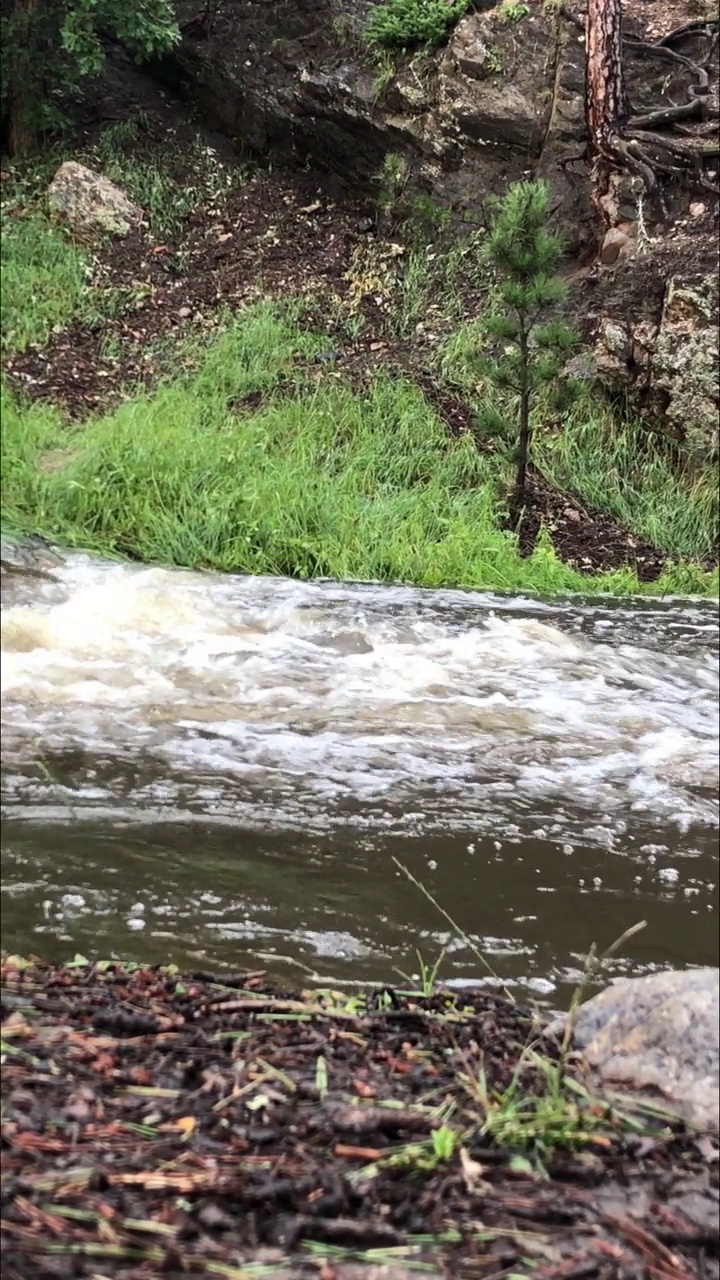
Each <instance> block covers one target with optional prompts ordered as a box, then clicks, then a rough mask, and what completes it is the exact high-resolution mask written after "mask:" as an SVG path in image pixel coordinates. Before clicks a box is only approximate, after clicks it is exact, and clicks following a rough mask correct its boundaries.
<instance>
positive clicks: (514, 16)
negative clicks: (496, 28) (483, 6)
mask: <svg viewBox="0 0 720 1280" xmlns="http://www.w3.org/2000/svg"><path fill="white" fill-rule="evenodd" d="M529 12H530V9H529V8H528V6H527V5H526V4H512V3H505V4H501V5H500V8H499V9H498V11H497V16H498V19H499V20H500V22H504V23H506V24H507V25H508V26H509V25H510V24H511V23H513V22H522V20H523V18H527V16H528V14H529Z"/></svg>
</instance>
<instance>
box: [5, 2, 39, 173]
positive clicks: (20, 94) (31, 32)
mask: <svg viewBox="0 0 720 1280" xmlns="http://www.w3.org/2000/svg"><path fill="white" fill-rule="evenodd" d="M38 17H39V15H38V0H13V4H12V10H11V22H10V33H9V38H8V40H7V42H6V47H5V49H4V74H5V84H6V92H7V112H8V116H7V135H8V136H7V145H8V151H9V152H10V155H11V156H17V157H18V158H22V157H23V156H26V155H28V154H29V152H30V151H32V148H33V144H34V142H35V139H36V136H37V109H38V77H39V76H40V77H41V76H42V71H43V68H42V66H41V65H38V64H39V62H41V58H39V56H38V50H37V31H38Z"/></svg>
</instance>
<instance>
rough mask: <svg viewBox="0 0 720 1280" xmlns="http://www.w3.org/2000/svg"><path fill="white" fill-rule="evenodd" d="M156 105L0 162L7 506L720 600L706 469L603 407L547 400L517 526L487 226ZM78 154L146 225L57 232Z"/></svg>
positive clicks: (288, 562) (31, 517) (118, 546)
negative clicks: (324, 172) (214, 130)
mask: <svg viewBox="0 0 720 1280" xmlns="http://www.w3.org/2000/svg"><path fill="white" fill-rule="evenodd" d="M153 93H154V96H153ZM147 95H149V96H147ZM146 97H147V100H146V101H145V102H144V103H143V106H142V108H141V109H139V110H136V111H135V112H134V113H131V114H130V115H128V114H127V110H126V111H125V114H124V117H123V118H122V119H121V120H120V121H119V123H117V124H114V125H112V126H110V127H107V126H103V125H101V124H97V125H92V126H91V127H90V128H87V129H85V130H84V131H81V133H80V134H79V136H78V138H77V139H76V142H75V146H74V148H72V149H71V150H70V151H68V150H65V151H64V152H54V153H53V154H52V155H51V156H49V157H47V158H46V160H45V161H43V162H42V163H41V164H39V165H35V166H34V167H33V168H32V169H28V168H22V167H14V168H12V169H10V170H8V171H7V172H5V174H4V176H5V181H4V183H3V189H2V195H3V209H4V218H3V243H4V250H3V253H4V258H3V274H4V281H5V288H4V291H3V292H4V297H3V307H4V313H3V330H4V361H3V367H4V377H5V391H4V403H3V413H4V420H5V427H4V432H3V467H2V470H3V497H2V509H3V516H4V518H5V520H6V521H8V522H9V523H10V524H12V525H14V526H15V527H17V528H18V529H20V530H22V531H29V532H34V533H42V534H45V535H48V536H51V537H57V538H59V539H60V540H61V541H63V542H64V543H65V544H66V545H69V546H76V547H81V548H84V549H93V550H96V551H99V552H101V553H105V554H112V555H116V554H118V555H122V556H125V557H129V558H131V559H133V560H140V561H145V562H147V561H150V562H153V563H160V564H172V565H180V566H184V567H191V568H212V569H219V570H232V571H234V572H239V573H269V574H286V575H288V576H291V577H299V578H308V577H311V578H312V577H334V578H342V579H348V578H350V579H355V580H376V581H403V582H412V583H416V584H418V585H424V586H439V585H456V586H464V587H470V588H479V589H484V588H489V589H502V590H509V591H512V590H531V591H538V592H553V591H582V590H585V589H589V590H594V591H603V592H610V593H613V594H638V593H649V594H658V595H663V594H668V593H670V594H672V593H689V594H714V593H716V592H717V570H716V568H715V567H714V566H715V560H716V525H717V485H716V479H715V472H714V471H713V468H712V466H708V467H707V468H706V469H705V470H702V469H700V470H698V468H697V466H696V465H695V463H694V462H693V461H692V459H690V458H686V457H684V456H683V454H682V451H678V447H677V445H676V444H674V443H672V442H669V441H663V440H661V439H660V438H659V437H657V436H654V435H648V434H647V433H646V432H645V431H644V430H643V428H642V425H641V424H639V423H620V422H619V421H617V420H616V419H615V417H614V410H613V409H612V407H611V406H610V405H609V403H605V404H603V403H602V402H601V401H600V400H599V399H597V398H596V397H595V398H594V397H593V396H592V395H587V396H585V397H583V398H582V399H581V401H580V402H579V403H578V404H577V405H576V406H575V407H574V409H573V411H572V412H571V413H570V414H569V415H567V416H566V418H565V419H564V421H563V422H562V424H561V423H560V422H559V421H558V420H557V418H556V417H555V416H554V415H553V414H552V413H550V412H549V411H548V410H547V409H543V408H542V407H541V408H540V409H539V413H538V421H537V424H536V429H537V449H536V471H535V474H534V479H533V483H532V486H531V501H530V503H529V506H528V509H527V511H526V515H525V518H524V522H523V525H522V527H521V529H520V533H519V536H516V534H515V533H514V532H511V531H509V530H508V528H507V527H506V526H507V513H506V502H507V494H508V490H509V477H510V467H509V463H508V459H507V458H506V457H504V456H503V455H502V453H499V452H498V451H497V450H495V449H494V448H493V447H492V445H491V444H490V443H489V442H487V441H482V440H480V441H479V440H478V439H477V436H476V431H475V413H476V410H477V408H478V406H479V404H480V403H481V401H482V398H483V396H484V395H485V394H486V391H485V388H484V387H483V385H482V384H481V383H478V380H477V376H476V375H475V374H473V372H472V360H471V359H470V357H471V354H472V349H473V344H474V342H475V340H476V333H475V329H474V327H473V323H474V318H475V317H476V316H477V315H478V314H479V311H480V310H481V309H482V307H483V305H484V299H485V297H486V295H487V288H488V281H487V280H486V279H485V278H483V274H482V270H481V268H480V260H479V257H478V252H479V246H480V243H481V241H482V235H483V229H482V228H477V229H471V230H470V231H469V232H468V233H467V234H466V235H464V236H460V237H459V238H458V236H457V235H456V234H453V235H450V233H449V232H448V231H447V229H446V228H445V224H444V222H443V220H442V217H441V211H439V210H437V209H435V208H434V206H432V204H431V202H430V203H428V204H427V205H426V206H422V207H419V208H417V209H415V211H414V213H413V215H412V217H411V218H410V219H409V220H408V218H407V217H406V216H405V214H403V216H402V217H400V216H399V214H398V212H397V210H395V209H394V208H393V202H392V198H391V197H392V190H393V188H392V181H391V179H392V175H391V174H390V175H389V176H388V173H385V174H384V175H383V174H379V175H378V197H377V201H376V202H373V201H372V200H370V201H368V200H364V201H361V200H355V201H353V200H350V199H348V198H346V197H338V196H336V195H334V194H331V192H330V191H329V190H328V189H326V188H324V187H323V186H322V184H319V183H318V181H317V180H315V179H314V178H313V176H312V175H301V176H293V177H291V178H285V177H282V176H279V175H277V174H272V173H263V172H260V171H250V170H249V169H247V168H243V167H242V166H239V165H238V163H237V160H236V159H235V158H234V157H233V155H232V152H231V150H230V149H229V147H228V146H227V144H222V143H221V141H220V140H218V139H215V138H210V137H209V136H208V135H202V134H201V133H200V132H198V130H197V129H196V128H195V127H194V126H193V125H192V124H191V123H190V122H189V120H188V119H187V118H186V117H184V116H183V114H182V111H181V109H180V108H178V106H177V104H174V103H173V102H172V101H171V99H169V98H167V97H166V98H165V99H163V98H162V96H161V95H159V94H158V93H157V90H154V91H153V90H152V89H150V88H147V89H146ZM68 154H71V155H73V157H74V158H80V159H83V160H85V161H86V162H87V163H90V164H92V165H93V166H94V167H95V168H96V169H97V170H99V171H102V172H104V173H106V174H107V175H108V176H109V177H111V178H112V179H114V180H116V181H118V182H120V184H121V185H122V186H123V187H124V189H126V190H127V191H128V193H129V195H130V196H131V197H132V198H133V199H135V200H136V201H137V202H138V203H139V204H140V205H141V207H143V208H144V210H145V211H146V221H145V225H144V227H143V228H141V230H139V231H137V232H133V233H131V234H130V235H129V236H128V237H126V238H125V239H122V240H116V241H113V242H107V243H104V244H101V245H96V246H90V245H86V244H83V243H80V242H79V241H77V240H74V239H72V238H71V237H69V236H68V235H67V234H66V233H65V232H64V231H63V230H62V229H61V228H60V227H58V226H57V225H56V224H54V223H52V222H51V221H49V220H48V218H47V216H46V214H45V213H44V206H43V202H44V191H45V188H46V185H47V180H48V178H49V176H50V175H51V173H52V172H53V171H54V169H55V167H56V166H57V164H58V163H59V161H60V159H62V158H64V157H65V156H66V155H68ZM507 412H508V415H510V416H511V415H512V413H513V412H514V409H513V406H512V405H511V404H510V403H508V406H507ZM478 445H479V446H480V447H478Z"/></svg>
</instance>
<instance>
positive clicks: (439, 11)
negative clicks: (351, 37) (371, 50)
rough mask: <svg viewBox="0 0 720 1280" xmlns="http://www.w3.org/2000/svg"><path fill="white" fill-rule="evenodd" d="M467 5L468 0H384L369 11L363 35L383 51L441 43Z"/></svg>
mask: <svg viewBox="0 0 720 1280" xmlns="http://www.w3.org/2000/svg"><path fill="white" fill-rule="evenodd" d="M470 4H471V0H450V3H449V4H448V2H447V0H386V3H385V4H376V5H373V7H372V8H371V10H370V18H369V21H368V25H367V29H366V36H367V39H368V41H369V43H370V44H371V45H379V46H381V47H383V48H386V49H401V50H405V49H411V48H414V47H415V46H417V45H437V44H442V42H443V41H444V40H445V39H446V38H447V35H448V32H449V31H450V29H451V28H452V27H454V26H455V24H456V23H457V22H459V20H460V18H462V17H463V16H464V15H465V14H466V13H467V11H468V9H469V8H470Z"/></svg>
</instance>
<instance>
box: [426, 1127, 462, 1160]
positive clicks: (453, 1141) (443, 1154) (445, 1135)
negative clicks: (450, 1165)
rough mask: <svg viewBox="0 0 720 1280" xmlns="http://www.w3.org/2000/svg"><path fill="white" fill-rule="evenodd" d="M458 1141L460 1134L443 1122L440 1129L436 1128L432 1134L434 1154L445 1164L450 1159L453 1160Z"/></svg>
mask: <svg viewBox="0 0 720 1280" xmlns="http://www.w3.org/2000/svg"><path fill="white" fill-rule="evenodd" d="M457 1142H458V1135H457V1134H456V1132H455V1130H454V1129H451V1128H450V1126H449V1125H447V1124H443V1125H441V1126H440V1128H439V1129H435V1130H434V1131H433V1136H432V1147H433V1154H434V1155H435V1156H436V1158H437V1159H438V1161H441V1162H442V1163H443V1164H444V1163H446V1162H447V1161H448V1160H452V1157H453V1155H454V1154H455V1148H456V1146H457Z"/></svg>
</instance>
